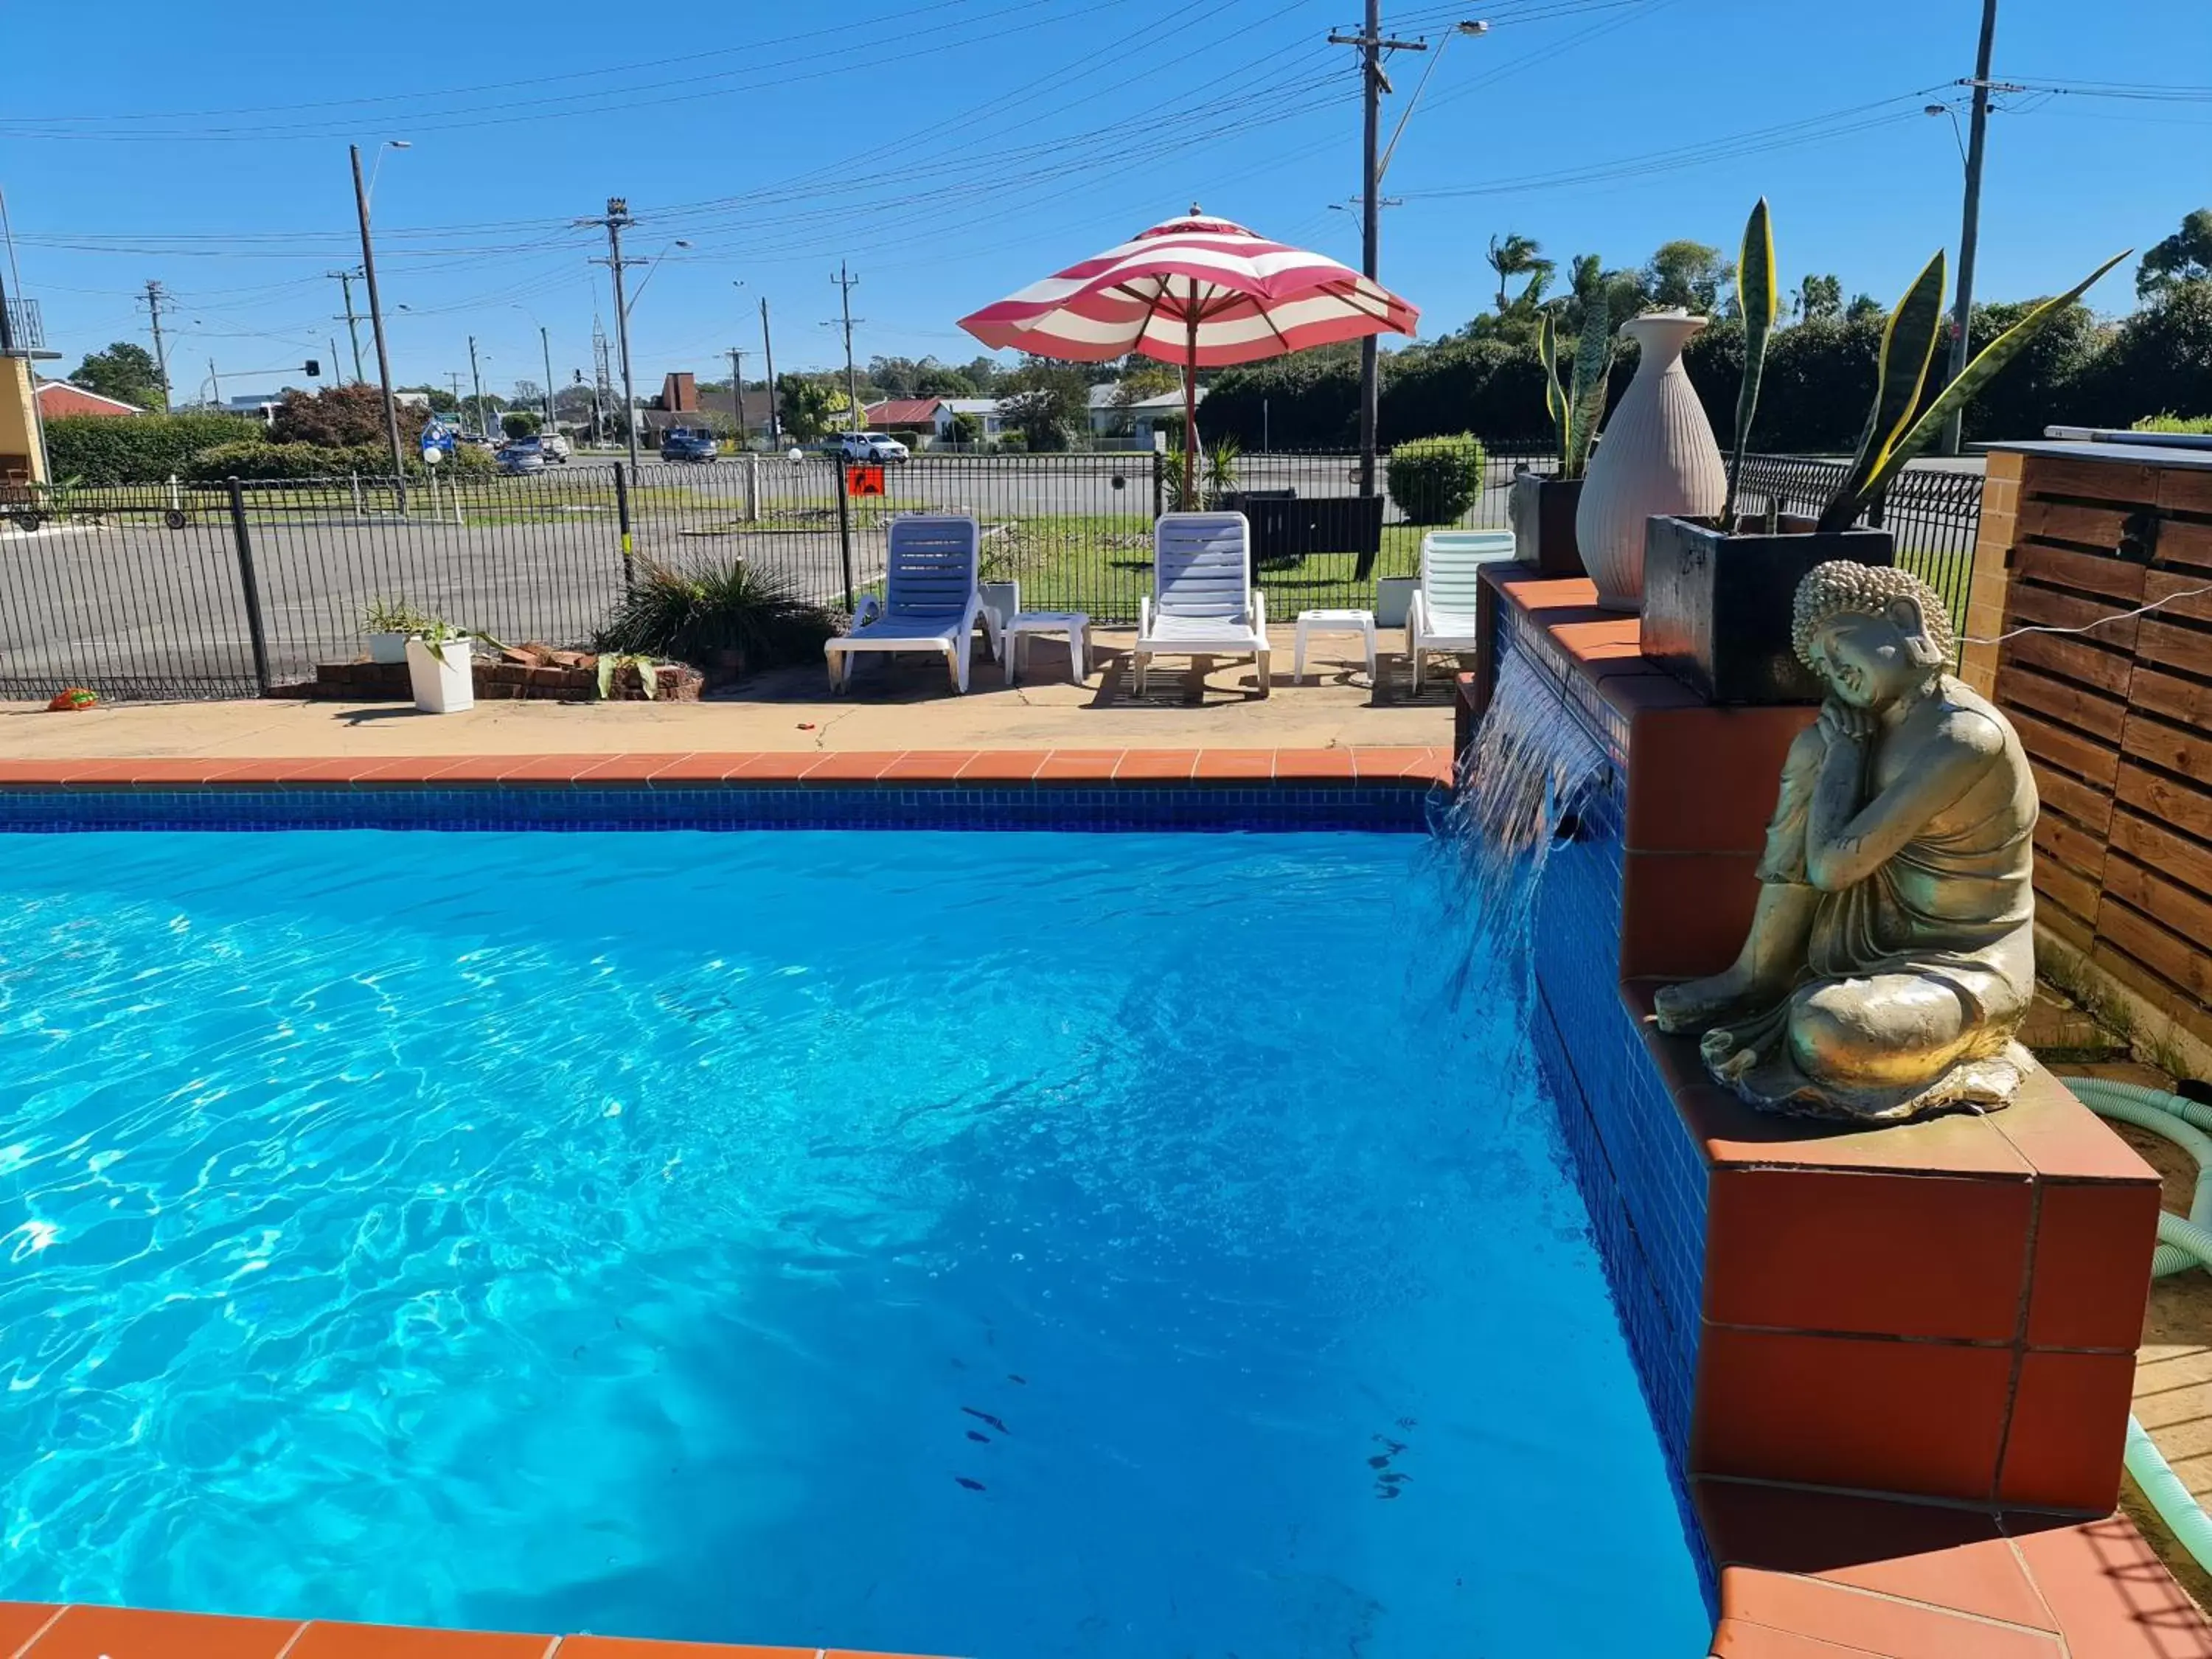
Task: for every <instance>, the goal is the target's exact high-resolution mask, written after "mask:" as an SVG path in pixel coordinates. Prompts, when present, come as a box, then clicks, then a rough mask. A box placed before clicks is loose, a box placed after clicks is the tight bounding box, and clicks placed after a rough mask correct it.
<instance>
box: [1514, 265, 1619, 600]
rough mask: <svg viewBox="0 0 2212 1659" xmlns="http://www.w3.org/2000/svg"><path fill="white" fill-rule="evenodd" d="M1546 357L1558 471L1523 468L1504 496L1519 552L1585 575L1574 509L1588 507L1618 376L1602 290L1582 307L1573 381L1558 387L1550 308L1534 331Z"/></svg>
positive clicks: (1533, 561)
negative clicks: (1586, 492) (1586, 484)
mask: <svg viewBox="0 0 2212 1659" xmlns="http://www.w3.org/2000/svg"><path fill="white" fill-rule="evenodd" d="M1536 349H1537V350H1538V352H1539V354H1540V355H1541V356H1542V357H1543V360H1544V409H1545V412H1546V413H1547V414H1548V415H1550V416H1551V417H1552V431H1553V436H1554V437H1555V438H1556V439H1557V441H1558V443H1559V471H1557V472H1554V473H1553V474H1552V475H1551V476H1549V477H1545V476H1543V475H1542V474H1540V473H1535V472H1531V471H1528V469H1527V468H1525V467H1524V468H1522V470H1521V471H1519V472H1517V473H1516V474H1515V475H1514V477H1513V487H1512V489H1511V491H1510V494H1508V495H1507V496H1506V514H1507V519H1508V521H1509V522H1510V524H1511V525H1512V526H1513V556H1514V557H1516V559H1518V560H1520V561H1521V562H1522V563H1523V564H1529V565H1534V567H1535V568H1536V572H1537V574H1539V575H1543V576H1580V575H1583V574H1586V573H1585V572H1584V570H1583V556H1582V550H1581V548H1580V547H1579V546H1578V545H1577V543H1576V541H1575V511H1576V509H1577V507H1580V506H1581V505H1582V498H1583V474H1584V473H1585V472H1587V471H1589V454H1590V445H1591V443H1592V442H1593V441H1595V439H1596V437H1597V423H1598V422H1599V421H1600V420H1601V419H1603V418H1604V416H1605V393H1606V386H1607V382H1608V381H1609V380H1610V379H1611V377H1612V374H1613V309H1612V307H1611V306H1610V304H1609V303H1608V302H1607V299H1606V297H1605V295H1603V294H1602V293H1600V294H1595V295H1591V296H1590V300H1589V304H1588V305H1587V306H1586V307H1584V308H1583V331H1582V337H1581V338H1580V339H1579V340H1577V342H1576V344H1575V360H1574V362H1573V364H1572V366H1571V370H1570V375H1569V384H1568V385H1566V386H1561V385H1560V384H1559V333H1558V330H1557V328H1556V327H1555V326H1554V325H1553V318H1552V313H1550V312H1548V311H1547V312H1546V313H1544V318H1543V322H1542V324H1541V327H1540V328H1539V330H1538V332H1537V336H1536Z"/></svg>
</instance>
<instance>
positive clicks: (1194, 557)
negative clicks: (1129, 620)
mask: <svg viewBox="0 0 2212 1659" xmlns="http://www.w3.org/2000/svg"><path fill="white" fill-rule="evenodd" d="M1152 586H1153V589H1154V591H1153V592H1151V593H1149V594H1146V596H1145V597H1144V598H1142V599H1139V600H1138V602H1137V643H1136V647H1135V648H1134V650H1133V653H1132V655H1133V658H1134V659H1135V663H1136V675H1137V695H1138V696H1144V694H1145V671H1146V668H1147V667H1149V666H1150V665H1151V663H1152V658H1153V657H1154V656H1155V655H1165V656H1170V657H1221V656H1227V657H1243V656H1249V657H1250V658H1251V659H1253V661H1254V664H1255V666H1256V667H1257V668H1258V670H1259V676H1260V690H1261V693H1262V694H1263V695H1264V694H1265V693H1266V692H1267V689H1268V688H1267V599H1266V598H1265V596H1264V595H1262V594H1261V592H1260V590H1259V589H1258V588H1256V587H1255V586H1253V585H1252V526H1251V525H1250V524H1249V522H1247V520H1245V517H1244V515H1243V513H1162V514H1161V515H1160V520H1159V522H1158V524H1156V525H1154V526H1152Z"/></svg>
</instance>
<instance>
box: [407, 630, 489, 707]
mask: <svg viewBox="0 0 2212 1659" xmlns="http://www.w3.org/2000/svg"><path fill="white" fill-rule="evenodd" d="M440 649H441V650H442V651H443V652H444V653H445V658H444V660H443V661H441V660H440V659H439V658H438V656H437V654H436V653H434V652H433V651H432V650H431V649H430V646H429V642H428V641H426V640H423V639H420V638H410V640H409V641H407V678H408V679H409V680H410V682H411V683H412V684H413V685H414V688H415V706H416V708H419V709H421V710H422V712H423V713H424V714H459V712H460V711H461V710H462V709H464V708H475V707H476V706H477V685H476V678H475V676H474V675H473V674H472V673H471V671H470V669H469V639H468V636H467V635H461V636H459V638H457V639H450V640H447V641H446V642H445V643H444V645H443V646H441V647H440Z"/></svg>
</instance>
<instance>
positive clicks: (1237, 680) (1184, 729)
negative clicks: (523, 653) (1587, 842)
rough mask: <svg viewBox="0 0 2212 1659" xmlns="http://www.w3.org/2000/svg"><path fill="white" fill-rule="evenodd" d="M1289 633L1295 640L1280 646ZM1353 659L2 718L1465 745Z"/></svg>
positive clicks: (435, 747)
mask: <svg viewBox="0 0 2212 1659" xmlns="http://www.w3.org/2000/svg"><path fill="white" fill-rule="evenodd" d="M1278 631H1279V632H1283V631H1285V630H1278ZM1355 644H1356V641H1341V640H1338V639H1336V638H1334V636H1331V637H1328V638H1322V639H1316V641H1314V644H1313V648H1312V654H1311V657H1310V664H1309V665H1310V669H1311V670H1312V675H1311V678H1310V679H1309V680H1308V681H1307V683H1305V684H1295V683H1293V682H1292V680H1291V674H1290V671H1289V670H1290V665H1291V642H1290V641H1289V639H1288V638H1287V637H1285V638H1284V639H1282V640H1280V641H1279V642H1278V648H1277V650H1276V653H1275V662H1276V664H1277V665H1278V671H1277V672H1276V673H1275V675H1274V677H1273V682H1274V684H1273V691H1272V693H1271V694H1270V695H1269V696H1264V697H1263V696H1260V695H1259V692H1258V688H1257V686H1256V684H1255V682H1254V677H1253V671H1252V665H1251V664H1250V663H1249V662H1243V663H1239V662H1235V661H1223V662H1220V663H1218V664H1217V663H1212V662H1209V661H1205V660H1203V659H1201V661H1200V663H1198V664H1195V665H1192V666H1190V667H1188V668H1185V667H1183V666H1182V665H1181V664H1180V663H1176V662H1172V661H1171V662H1170V663H1167V664H1164V665H1158V666H1156V667H1155V669H1154V671H1153V673H1152V683H1151V684H1150V685H1149V686H1148V687H1147V689H1146V696H1144V697H1143V698H1142V699H1139V698H1138V697H1136V696H1134V694H1133V688H1132V686H1131V684H1130V683H1129V679H1128V675H1127V656H1126V651H1125V649H1124V647H1123V646H1122V645H1121V644H1118V643H1117V642H1116V639H1115V636H1113V635H1107V636H1106V637H1105V639H1104V641H1103V650H1102V649H1101V643H1100V636H1099V635H1096V634H1094V635H1093V646H1092V654H1093V657H1094V659H1095V660H1096V659H1102V658H1103V665H1102V666H1099V667H1097V668H1096V669H1094V671H1093V672H1092V673H1091V677H1090V679H1089V680H1088V681H1087V682H1086V683H1085V684H1073V683H1072V682H1071V681H1070V680H1069V679H1068V678H1067V676H1066V666H1065V657H1064V654H1063V653H1062V652H1061V650H1060V646H1059V644H1058V642H1057V641H1054V640H1044V641H1031V642H1030V647H1029V653H1033V654H1026V655H1025V658H1024V662H1025V665H1026V666H1025V670H1024V675H1023V678H1022V681H1021V683H1020V684H1018V685H1015V686H1012V687H1009V686H1007V685H1006V684H1004V681H1003V678H1002V676H1001V673H1000V668H999V665H997V664H996V663H994V662H990V661H988V660H986V659H982V658H981V653H978V660H977V662H976V663H975V671H974V674H973V677H972V678H971V679H970V682H969V691H968V693H967V695H966V696H954V695H953V694H952V693H951V691H950V690H948V688H947V686H946V684H945V673H944V671H943V670H942V669H941V668H933V667H931V666H930V665H928V664H927V663H926V662H923V661H921V659H917V658H911V657H900V658H896V659H889V660H887V661H884V662H880V663H870V664H867V665H866V666H864V667H862V668H861V669H860V670H859V671H857V672H856V674H855V676H854V678H855V681H856V684H855V689H854V691H853V692H852V693H851V695H849V696H842V697H833V696H830V695H829V690H828V687H827V684H826V683H825V681H824V678H823V671H822V670H821V669H820V668H819V667H818V666H811V665H810V666H807V667H804V668H794V669H783V670H779V671H775V672H772V673H766V674H762V675H759V676H757V677H756V678H753V679H751V680H749V681H747V682H746V683H745V684H744V686H743V688H742V689H741V690H740V691H739V692H738V694H736V695H733V696H716V697H713V698H709V699H708V700H707V701H705V702H688V703H654V702H604V703H603V702H588V703H564V702H479V703H477V706H476V707H475V708H471V709H469V710H467V711H465V712H464V713H461V714H417V713H416V711H415V709H414V708H413V707H412V706H411V705H409V704H405V703H396V702H302V701H297V700H293V699H278V698H261V699H253V700H248V701H241V702H159V703H156V702H146V703H118V704H113V705H109V706H106V707H102V708H91V709H85V710H82V711H79V712H76V713H72V714H49V713H48V712H47V711H46V707H45V705H44V704H41V703H25V702H0V758H5V759H8V760H102V759H120V758H125V757H190V758H195V759H198V758H207V757H252V758H255V759H274V758H279V757H284V758H291V757H299V758H313V759H352V758H362V757H373V758H387V757H397V756H428V755H447V756H461V755H579V754H594V755H616V754H687V753H704V752H714V753H723V754H728V753H738V752H742V753H749V754H750V753H771V752H785V751H799V750H819V751H822V752H824V753H831V752H842V751H846V750H860V751H870V752H875V753H884V754H900V753H905V752H908V751H928V750H1033V751H1048V750H1079V751H1085V752H1089V751H1097V750H1116V751H1118V750H1135V749H1146V750H1191V751H1198V750H1206V749H1234V750H1261V749H1287V750H1332V749H1348V748H1352V747H1358V746H1370V745H1371V746H1376V747H1388V748H1407V747H1413V748H1421V747H1426V746H1428V745H1431V744H1435V745H1439V746H1442V745H1449V744H1450V742H1451V732H1452V705H1453V693H1452V683H1451V676H1450V675H1449V673H1448V672H1446V671H1444V669H1443V665H1437V666H1436V667H1435V668H1434V669H1433V670H1432V677H1431V682H1430V684H1429V686H1428V689H1427V690H1425V691H1424V692H1423V694H1422V695H1421V696H1419V698H1413V697H1411V696H1409V694H1408V692H1407V669H1406V666H1405V664H1404V659H1402V658H1401V657H1400V656H1397V655H1396V654H1395V653H1390V652H1387V651H1386V652H1385V653H1383V656H1382V658H1381V659H1380V662H1379V668H1380V671H1381V674H1380V678H1381V680H1382V684H1381V685H1380V686H1379V687H1378V686H1376V685H1373V684H1370V683H1369V682H1368V678H1367V674H1366V671H1365V669H1364V666H1361V665H1358V664H1357V663H1352V664H1347V663H1346V661H1345V660H1343V658H1342V654H1341V653H1342V652H1343V651H1344V650H1347V649H1349V648H1351V647H1353V646H1354V645H1355Z"/></svg>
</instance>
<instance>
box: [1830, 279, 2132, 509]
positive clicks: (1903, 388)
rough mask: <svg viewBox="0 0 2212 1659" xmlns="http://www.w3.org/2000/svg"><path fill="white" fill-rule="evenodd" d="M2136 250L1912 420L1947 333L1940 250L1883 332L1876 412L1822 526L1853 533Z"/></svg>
mask: <svg viewBox="0 0 2212 1659" xmlns="http://www.w3.org/2000/svg"><path fill="white" fill-rule="evenodd" d="M2133 252H2135V250H2134V249H2133V248H2129V249H2127V250H2125V251H2124V252H2119V253H2116V254H2114V255H2113V256H2112V258H2109V259H2107V260H2106V261H2105V263H2104V264H2101V265H2099V266H2098V267H2097V268H2096V270H2093V271H2091V272H2090V273H2089V274H2088V275H2087V276H2085V277H2083V278H2082V279H2081V281H2080V282H2078V283H2075V285H2074V286H2073V287H2072V288H2070V289H2067V290H2066V292H2065V293H2063V294H2062V295H2059V296H2058V297H2057V299H2055V300H2045V301H2044V302H2043V303H2042V304H2041V305H2039V306H2038V307H2036V308H2035V309H2034V310H2033V311H2031V312H2029V313H2027V315H2026V316H2025V317H2022V318H2021V319H2020V320H2019V321H2018V322H2016V323H2015V324H2014V325H2012V326H2011V327H2010V328H2008V329H2007V330H2006V331H2004V332H2003V333H2002V334H2000V335H1998V336H1997V337H1996V339H1994V340H1992V341H1990V343H1989V344H1987V345H1986V346H1984V347H1983V348H1982V349H1981V353H1980V355H1979V356H1976V357H1975V359H1974V360H1973V361H1972V362H1970V363H1968V364H1967V365H1966V368H1965V369H1964V370H1963V371H1962V372H1961V373H1960V375H1959V378H1958V379H1957V380H1954V381H1952V382H1951V384H1950V385H1949V386H1945V387H1944V388H1943V390H1942V392H1941V393H1939V394H1938V395H1937V396H1936V398H1935V399H1934V400H1933V401H1931V402H1930V403H1929V405H1928V407H1927V408H1926V409H1925V410H1922V412H1921V415H1920V417H1919V419H1917V420H1915V419H1913V416H1912V411H1913V410H1914V408H1915V407H1916V406H1917V404H1919V402H1920V392H1921V388H1922V387H1923V386H1924V385H1925V384H1926V383H1927V379H1928V366H1929V363H1930V362H1933V361H1934V360H1935V356H1936V343H1937V341H1938V340H1939V339H1941V337H1942V332H1943V278H1944V272H1945V269H1946V264H1945V260H1944V257H1943V255H1942V252H1938V253H1937V254H1936V257H1935V258H1932V259H1930V260H1929V262H1928V264H1927V265H1926V267H1925V268H1924V269H1923V270H1922V271H1921V273H1920V275H1919V276H1917V277H1915V278H1914V279H1913V283H1912V286H1911V288H1909V289H1906V290H1905V297H1904V298H1903V299H1902V300H1900V301H1898V303H1897V309H1896V310H1894V311H1893V312H1891V313H1890V314H1889V321H1888V323H1887V325H1885V326H1884V327H1883V329H1882V331H1881V358H1880V360H1879V364H1878V371H1879V378H1878V379H1877V380H1875V393H1874V407H1873V408H1872V409H1870V410H1868V411H1867V423H1866V428H1865V429H1864V430H1863V432H1862V433H1860V435H1859V447H1858V452H1857V453H1856V454H1855V455H1853V456H1852V457H1851V464H1850V469H1849V470H1848V471H1846V472H1845V473H1844V481H1843V483H1842V484H1841V485H1839V486H1838V489H1837V490H1836V495H1835V498H1834V499H1833V500H1832V501H1830V502H1829V503H1828V505H1827V506H1826V507H1825V508H1824V509H1823V510H1822V511H1821V513H1820V526H1819V527H1820V529H1821V530H1824V531H1828V530H1848V529H1850V527H1851V526H1852V525H1854V524H1856V523H1857V522H1858V518H1859V514H1861V513H1863V512H1865V511H1866V510H1867V507H1868V504H1869V502H1871V501H1873V500H1874V499H1875V496H1877V495H1881V492H1882V491H1883V490H1885V489H1887V488H1888V487H1889V485H1890V483H1892V482H1893V480H1894V479H1895V478H1896V477H1897V475H1898V474H1899V472H1901V471H1904V470H1905V463H1906V462H1907V461H1909V460H1911V459H1912V458H1913V457H1914V456H1915V455H1917V454H1918V453H1920V452H1921V451H1922V450H1923V449H1925V448H1927V447H1928V446H1929V443H1931V442H1932V441H1934V440H1935V437H1936V434H1937V433H1938V432H1940V431H1942V428H1943V423H1944V422H1946V421H1948V419H1950V417H1951V412H1952V411H1953V410H1956V409H1960V408H1963V407H1964V406H1965V404H1966V401H1967V400H1968V399H1969V398H1972V397H1973V396H1974V394H1975V393H1976V392H1979V391H1980V390H1981V389H1982V388H1983V387H1984V386H1987V385H1988V384H1989V383H1990V380H1992V379H1993V378H1994V377H1995V376H1996V374H1997V373H1998V372H1999V371H2000V370H2002V368H2004V366H2005V365H2006V364H2007V363H2009V362H2011V361H2012V360H2013V359H2014V358H2015V357H2016V356H2019V355H2020V354H2021V351H2022V350H2023V349H2025V348H2026V347H2027V343H2029V342H2030V341H2031V340H2033V338H2034V337H2036V336H2037V335H2038V334H2039V333H2041V332H2042V331H2043V330H2044V329H2045V327H2046V326H2048V325H2050V324H2051V322H2052V321H2053V320H2054V319H2056V318H2057V316H2058V314H2059V313H2061V312H2062V311H2063V310H2064V309H2065V308H2066V307H2068V306H2070V305H2072V304H2073V303H2074V302H2075V301H2076V300H2078V299H2080V298H2081V296H2082V295H2084V294H2086V293H2087V292H2088V291H2089V289H2091V288H2093V287H2094V286H2095V285H2096V283H2097V282H2098V280H2099V278H2100V277H2102V276H2104V275H2105V273H2106V271H2108V270H2111V269H2112V267H2113V266H2114V265H2116V264H2119V263H2120V261H2121V260H2123V259H2124V258H2127V257H2128V255H2129V254H2130V253H2133Z"/></svg>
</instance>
